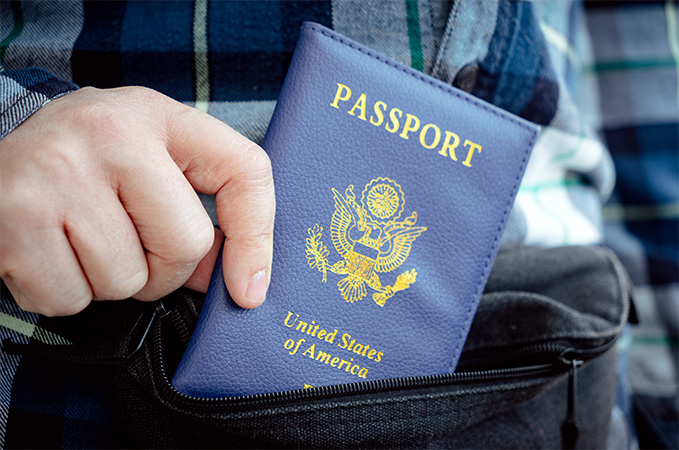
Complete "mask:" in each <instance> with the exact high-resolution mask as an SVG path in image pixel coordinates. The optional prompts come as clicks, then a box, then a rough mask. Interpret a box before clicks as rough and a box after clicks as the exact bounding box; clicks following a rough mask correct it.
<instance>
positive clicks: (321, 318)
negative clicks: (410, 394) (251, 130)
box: [173, 23, 537, 397]
mask: <svg viewBox="0 0 679 450" xmlns="http://www.w3.org/2000/svg"><path fill="white" fill-rule="evenodd" d="M536 135H537V128H536V127H535V126H533V125H532V124H530V123H529V122H526V121H524V120H522V119H520V118H518V117H516V116H513V115H511V114H508V113H506V112H504V111H502V110H500V109H498V108H496V107H494V106H492V105H490V104H487V103H485V102H483V101H480V100H479V99H477V98H475V97H472V96H470V95H467V94H466V93H464V92H462V91H460V90H457V89H455V88H453V87H451V86H449V85H447V84H444V83H442V82H440V81H438V80H436V79H434V78H431V77H429V76H427V75H424V74H422V73H420V72H417V71H415V70H413V69H411V68H409V67H407V66H404V65H402V64H400V63H398V62H396V61H393V60H391V59H389V58H387V57H385V56H383V55H380V54H378V53H376V52H374V51H373V50H371V49H369V48H367V47H365V46H363V45H360V44H358V43H356V42H354V41H352V40H350V39H347V38H346V37H343V36H341V35H338V34H337V33H335V32H333V31H331V30H329V29H327V28H324V27H322V26H320V25H317V24H314V23H305V24H304V25H303V26H302V29H301V33H300V37H299V40H298V43H297V47H296V49H295V53H294V55H293V59H292V62H291V65H290V68H289V71H288V74H287V76H286V79H285V82H284V86H283V90H282V92H281V95H280V98H279V100H278V103H277V106H276V109H275V112H274V115H273V118H272V121H271V124H270V126H269V129H268V131H267V135H266V137H265V139H264V142H263V143H262V146H263V147H264V149H265V150H266V151H267V153H268V154H269V156H270V158H271V162H272V165H273V170H274V180H275V188H276V202H277V205H276V222H275V230H274V258H273V266H272V272H271V273H272V277H271V284H270V287H269V291H268V295H267V300H266V301H265V302H264V304H263V305H262V306H261V307H259V308H257V309H254V310H245V309H241V308H239V307H238V306H237V305H236V304H235V303H234V302H233V301H232V300H231V298H230V297H229V294H228V292H227V290H226V288H225V286H224V280H223V277H222V267H221V264H220V263H218V264H217V266H216V267H215V270H214V274H213V277H212V281H211V284H210V287H209V291H208V294H207V297H206V301H205V305H204V307H203V310H202V312H201V316H200V319H199V322H198V325H197V327H196V330H195V331H194V334H193V337H192V339H191V341H190V343H189V345H188V348H187V350H186V352H185V354H184V356H183V358H182V360H181V362H180V365H179V367H178V369H177V371H176V373H175V376H174V379H173V384H174V386H175V387H176V388H177V389H178V390H179V391H181V392H184V393H186V394H189V395H194V396H199V397H226V396H238V395H246V394H257V393H266V392H274V391H285V390H293V389H301V388H304V387H309V386H325V385H334V384H343V383H351V382H358V381H366V380H378V379H385V378H396V377H406V376H416V375H434V374H441V373H446V372H451V371H453V370H454V369H455V366H456V364H457V361H458V358H459V356H460V352H461V350H462V346H463V344H464V341H465V338H466V336H467V332H468V331H469V327H470V324H471V321H472V319H473V317H474V313H475V311H476V307H477V305H478V302H479V300H480V297H481V293H482V291H483V288H484V286H485V282H486V279H487V277H488V274H489V272H490V269H491V266H492V263H493V260H494V258H495V255H496V252H497V249H498V246H499V243H500V238H501V236H502V232H503V230H504V227H505V224H506V222H507V219H508V216H509V212H510V209H511V207H512V203H513V201H514V197H515V195H516V192H517V189H518V187H519V182H520V180H521V177H522V175H523V171H524V168H525V166H526V163H527V161H528V157H529V154H530V151H531V149H532V146H533V143H534V142H535V139H536Z"/></svg>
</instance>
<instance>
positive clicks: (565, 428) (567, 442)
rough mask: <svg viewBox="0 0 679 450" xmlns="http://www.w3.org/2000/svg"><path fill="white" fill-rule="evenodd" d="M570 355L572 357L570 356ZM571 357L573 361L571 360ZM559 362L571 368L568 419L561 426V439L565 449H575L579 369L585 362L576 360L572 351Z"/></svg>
mask: <svg viewBox="0 0 679 450" xmlns="http://www.w3.org/2000/svg"><path fill="white" fill-rule="evenodd" d="M569 353H570V355H568V354H569ZM569 356H571V358H572V359H569ZM559 360H560V361H561V362H562V363H564V364H566V365H568V366H569V370H568V410H567V413H566V419H565V420H564V421H563V423H562V424H561V439H562V441H563V448H564V449H572V448H575V442H576V441H577V440H578V425H577V424H576V423H575V408H576V403H575V402H576V399H577V369H578V368H579V367H580V366H582V363H583V361H582V360H581V359H577V358H575V355H573V354H572V349H569V350H566V351H565V352H563V353H562V354H561V355H560V356H559Z"/></svg>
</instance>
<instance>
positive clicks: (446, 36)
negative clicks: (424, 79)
mask: <svg viewBox="0 0 679 450" xmlns="http://www.w3.org/2000/svg"><path fill="white" fill-rule="evenodd" d="M459 11H460V2H459V1H456V2H455V3H454V4H453V11H452V14H453V17H452V18H451V19H450V21H447V22H446V29H445V31H444V33H443V38H442V39H443V47H442V48H441V50H440V53H439V56H440V58H437V60H436V62H435V63H434V64H435V67H434V71H432V75H433V76H435V77H436V78H438V77H439V76H441V74H440V72H441V67H442V66H443V61H444V60H445V59H446V53H448V47H449V46H450V43H451V41H452V37H451V36H452V34H453V31H454V29H455V21H456V20H457V14H458V12H459ZM447 78H451V77H450V76H448V77H447Z"/></svg>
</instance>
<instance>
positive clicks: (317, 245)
mask: <svg viewBox="0 0 679 450" xmlns="http://www.w3.org/2000/svg"><path fill="white" fill-rule="evenodd" d="M308 232H309V237H308V238H306V258H307V264H309V267H311V268H312V269H314V268H315V269H318V271H319V272H322V273H323V283H325V282H326V281H327V270H328V259H327V258H326V257H327V256H328V254H330V251H329V250H328V247H326V246H325V244H324V243H323V241H321V237H322V233H323V227H322V226H320V225H319V224H316V225H314V227H313V228H309V230H308Z"/></svg>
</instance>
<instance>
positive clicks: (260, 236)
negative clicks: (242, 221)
mask: <svg viewBox="0 0 679 450" xmlns="http://www.w3.org/2000/svg"><path fill="white" fill-rule="evenodd" d="M226 240H227V241H229V242H233V241H237V242H238V244H239V245H240V246H241V247H244V248H246V249H251V250H261V249H269V248H270V247H271V244H272V242H273V231H270V232H269V231H264V232H260V233H249V234H245V235H239V236H237V237H232V238H229V237H228V236H227V237H226Z"/></svg>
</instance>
